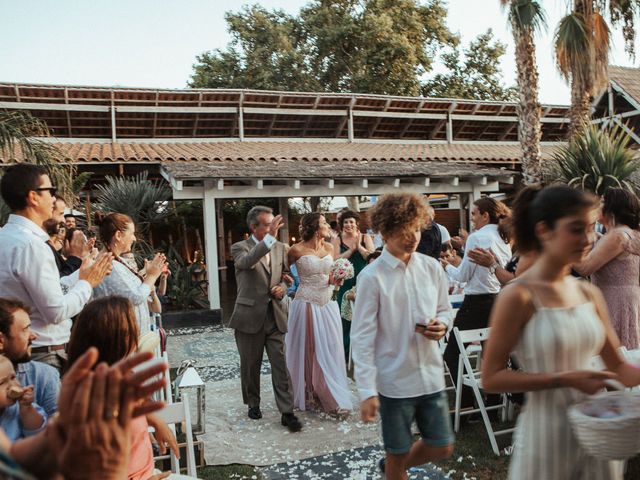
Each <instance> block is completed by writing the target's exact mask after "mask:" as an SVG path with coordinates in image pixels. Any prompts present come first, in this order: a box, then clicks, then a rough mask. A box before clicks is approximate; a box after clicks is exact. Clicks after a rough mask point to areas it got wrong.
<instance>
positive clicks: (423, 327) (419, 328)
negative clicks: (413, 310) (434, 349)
mask: <svg viewBox="0 0 640 480" xmlns="http://www.w3.org/2000/svg"><path fill="white" fill-rule="evenodd" d="M426 331H427V326H426V325H425V324H424V323H416V333H422V334H424V333H425V332H426Z"/></svg>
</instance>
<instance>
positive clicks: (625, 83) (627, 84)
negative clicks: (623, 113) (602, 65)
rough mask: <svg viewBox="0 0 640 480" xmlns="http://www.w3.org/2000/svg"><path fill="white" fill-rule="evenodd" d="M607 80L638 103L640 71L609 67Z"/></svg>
mask: <svg viewBox="0 0 640 480" xmlns="http://www.w3.org/2000/svg"><path fill="white" fill-rule="evenodd" d="M609 79H610V80H613V81H614V82H616V83H617V84H618V85H620V87H621V88H622V89H623V90H624V91H625V92H627V93H628V94H629V95H630V96H631V97H633V99H634V100H636V102H638V103H640V69H639V68H628V67H614V66H609Z"/></svg>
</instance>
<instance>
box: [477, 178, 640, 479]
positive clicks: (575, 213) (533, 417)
mask: <svg viewBox="0 0 640 480" xmlns="http://www.w3.org/2000/svg"><path fill="white" fill-rule="evenodd" d="M537 188H539V187H527V188H526V189H524V190H523V192H521V195H529V193H530V191H531V190H535V189H537ZM527 191H529V192H527ZM529 197H530V199H531V202H530V204H529V208H527V209H525V212H526V213H525V214H523V215H521V216H519V217H514V230H515V237H516V243H517V244H518V245H519V246H522V248H524V249H525V250H527V251H531V250H535V251H537V252H539V255H538V258H537V259H536V261H535V263H534V264H533V265H532V266H531V267H530V268H529V269H528V270H527V271H526V272H524V273H523V274H522V275H521V276H519V277H518V278H517V279H516V281H515V282H512V283H510V284H509V285H507V286H506V287H505V288H504V289H503V290H502V292H501V293H500V295H499V296H498V299H497V300H496V303H495V307H494V309H493V312H492V314H491V335H490V336H489V340H488V342H487V346H486V349H485V352H484V357H483V361H482V384H483V387H484V389H485V390H487V391H493V392H526V395H527V401H526V408H525V409H524V410H523V411H522V413H521V414H520V416H519V418H518V423H517V427H516V432H515V435H514V450H513V456H512V458H511V465H510V469H509V478H510V479H511V480H540V479H545V480H565V479H573V480H586V479H594V480H596V479H599V480H611V479H619V480H621V479H622V471H621V469H620V468H619V467H620V465H619V463H616V462H609V461H606V460H602V459H598V458H596V457H593V456H591V455H589V454H588V453H587V452H586V451H585V450H584V449H583V448H582V447H581V446H580V444H579V443H578V440H577V439H576V437H575V436H574V434H573V431H572V429H571V426H570V425H569V421H568V418H567V409H568V407H569V406H570V405H572V404H574V403H576V402H579V401H581V400H583V399H584V398H585V397H586V396H587V395H591V394H594V393H596V392H598V391H601V390H602V389H603V388H604V387H605V380H606V379H608V378H616V379H617V380H619V381H620V382H622V383H623V384H624V385H626V386H633V385H637V384H638V383H640V369H637V368H634V367H632V366H631V365H629V364H628V363H625V361H624V360H623V359H622V357H621V356H620V354H619V352H618V347H619V346H620V342H619V340H618V338H617V337H616V334H615V331H614V330H613V328H612V326H611V323H610V322H609V314H608V312H607V306H606V303H605V301H604V299H603V297H602V293H601V292H600V290H598V288H597V287H595V286H593V285H590V284H589V283H587V282H584V281H581V280H578V279H575V278H573V277H571V276H570V275H569V271H570V266H571V264H574V263H580V261H581V260H583V259H584V258H585V256H586V254H587V252H589V250H590V247H591V245H592V243H593V240H594V236H595V229H594V226H595V222H596V216H597V211H596V208H595V201H594V200H595V199H594V198H593V197H590V196H587V195H586V194H584V193H583V192H581V191H578V190H574V189H571V188H569V187H567V186H564V185H561V186H553V187H548V188H545V189H543V190H541V191H540V192H539V193H537V195H535V196H531V195H529ZM511 352H514V354H515V355H516V357H517V358H518V360H519V362H520V363H521V365H522V368H523V370H522V371H514V370H508V369H507V368H506V364H507V359H508V357H509V355H510V354H511ZM596 355H600V357H601V358H602V360H603V361H604V363H605V365H606V368H607V370H608V371H607V372H604V371H594V370H591V368H592V367H591V362H592V359H593V358H594V357H595V356H596Z"/></svg>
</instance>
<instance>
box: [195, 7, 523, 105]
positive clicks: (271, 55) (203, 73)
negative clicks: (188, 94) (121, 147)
mask: <svg viewBox="0 0 640 480" xmlns="http://www.w3.org/2000/svg"><path fill="white" fill-rule="evenodd" d="M446 16H447V7H446V3H445V2H443V1H441V0H429V1H425V2H419V1H417V0H312V1H310V2H309V3H308V4H307V5H306V6H305V7H303V8H302V9H301V10H300V12H299V14H298V15H289V14H287V13H285V12H283V11H282V10H273V11H269V10H267V9H265V8H264V7H261V6H260V5H254V6H251V7H244V8H243V9H242V10H240V11H239V12H229V13H227V14H226V20H227V24H228V29H229V32H230V33H231V35H232V41H231V43H230V44H229V45H228V46H227V47H226V48H225V49H217V50H212V51H209V52H204V53H202V54H201V55H199V56H197V57H196V63H195V64H194V66H193V68H194V71H193V75H192V76H191V80H190V82H189V85H190V86H191V87H195V88H247V89H261V90H279V91H282V90H288V91H314V92H353V93H375V94H386V95H410V96H417V95H420V94H421V93H423V92H424V91H425V86H424V80H423V79H424V75H425V74H428V73H429V72H431V71H432V70H433V66H434V63H435V62H436V59H437V56H438V55H439V52H441V51H443V50H444V51H447V50H448V49H452V51H451V52H450V53H449V54H448V56H449V57H448V58H449V60H448V62H449V63H453V64H456V63H457V64H459V65H460V70H461V72H460V74H459V76H458V77H455V78H452V82H453V83H454V85H453V88H450V89H449V88H447V84H446V81H447V79H448V77H447V76H444V77H438V79H437V80H436V82H437V83H438V85H437V86H430V87H429V88H428V89H427V91H428V93H429V94H430V95H437V96H444V97H452V96H463V97H466V98H485V96H486V95H487V94H486V92H487V91H491V90H490V89H491V88H493V87H495V86H497V87H498V88H497V89H494V90H493V91H494V92H495V94H496V96H494V97H490V98H493V99H504V98H510V97H509V95H511V93H510V90H509V89H505V88H504V87H503V86H502V85H501V83H500V78H501V75H500V72H498V71H497V69H496V68H495V67H496V65H497V64H498V63H499V59H500V56H502V54H503V53H504V46H502V45H501V44H499V43H491V40H492V37H491V36H489V38H488V39H487V34H485V35H484V36H480V37H478V39H477V40H476V41H475V42H473V44H472V45H471V46H470V47H469V48H468V49H467V50H465V53H466V54H467V58H466V60H465V61H464V62H463V61H462V60H460V52H459V49H458V45H459V42H460V40H459V37H458V36H457V35H455V34H454V33H452V32H451V31H450V30H449V29H448V27H447V25H446ZM445 61H447V59H446V58H445ZM458 81H459V82H461V83H462V84H463V85H462V86H460V85H458V84H457V83H456V82H458ZM441 84H444V85H441ZM428 85H430V84H428Z"/></svg>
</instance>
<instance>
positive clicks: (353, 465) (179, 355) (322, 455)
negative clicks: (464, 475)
mask: <svg viewBox="0 0 640 480" xmlns="http://www.w3.org/2000/svg"><path fill="white" fill-rule="evenodd" d="M168 333H169V338H168V342H167V350H168V355H169V361H170V363H171V367H172V368H175V367H178V366H179V365H180V363H181V361H182V360H184V359H191V360H195V361H196V368H197V370H198V372H199V373H200V376H201V377H202V379H203V380H204V381H205V382H206V383H207V405H208V412H209V415H208V420H207V424H208V426H209V427H208V431H207V434H206V435H205V436H204V437H203V440H204V441H205V445H208V444H210V445H211V447H212V448H211V450H208V449H207V448H206V446H205V455H206V457H208V458H209V459H210V461H209V462H208V463H211V464H214V463H216V462H215V461H211V460H212V459H214V458H217V459H218V460H223V459H222V458H219V455H216V451H217V452H220V451H221V450H224V448H221V446H222V445H219V444H218V443H220V441H222V442H223V443H224V440H219V439H217V438H216V439H215V440H214V437H215V436H216V434H217V433H218V434H219V433H220V432H222V431H224V430H229V425H231V427H233V425H234V422H236V423H235V425H236V426H237V428H238V429H240V430H242V428H240V427H242V426H244V427H243V428H244V429H246V428H247V427H248V426H251V425H252V423H249V422H251V421H250V420H248V419H246V418H244V416H243V415H241V414H240V413H238V412H244V406H243V405H242V402H241V399H240V391H239V390H240V385H239V382H240V379H239V377H240V363H239V357H238V353H237V350H236V345H235V340H234V336H233V331H232V330H230V329H227V328H223V327H222V326H220V325H216V326H208V327H195V328H182V329H172V330H170V331H169V332H168ZM261 373H262V374H263V375H269V374H270V367H269V363H268V361H267V360H266V356H265V360H264V361H263V365H262V371H261ZM233 380H237V382H238V388H237V390H238V392H237V399H235V398H231V397H232V396H233V392H234V391H235V390H233V389H231V388H229V387H230V385H231V384H232V383H233ZM262 383H263V390H264V392H263V404H264V406H263V410H266V409H269V408H270V407H269V404H272V403H273V398H272V397H273V394H272V393H271V385H270V382H268V379H267V378H265V377H263V382H262ZM218 392H219V393H218ZM224 392H227V393H224ZM223 393H224V394H223ZM221 394H223V395H222V396H223V397H224V398H221V397H220V395H221ZM227 397H229V398H227ZM236 400H237V401H236ZM230 401H231V403H229V402H230ZM234 402H235V403H234ZM236 403H237V404H238V405H236ZM222 404H224V405H226V404H229V406H224V408H223V411H218V410H220V408H221V407H223V405H222ZM272 409H274V410H275V407H273V408H272ZM232 410H233V412H232ZM236 410H238V411H237V412H236ZM224 412H227V414H228V415H227V414H225V413H224ZM270 413H274V412H270ZM275 414H277V412H275ZM239 415H240V416H242V418H240V417H239ZM305 415H309V414H305ZM311 415H312V416H311V417H308V420H307V423H308V424H309V425H308V426H309V429H308V430H307V431H306V433H312V434H314V435H305V438H304V439H303V438H302V436H301V437H297V438H298V441H299V442H300V444H302V443H304V444H305V445H304V446H305V448H304V451H303V453H301V454H299V455H298V454H296V455H293V453H292V454H291V455H287V454H286V452H287V451H289V450H287V449H288V445H287V444H286V443H287V441H290V440H292V439H294V438H296V437H294V436H293V435H290V434H289V433H288V432H286V431H283V432H282V435H280V431H279V428H281V427H279V426H277V425H276V427H275V428H272V429H271V430H273V432H270V435H272V436H271V437H270V438H272V441H273V446H274V448H273V449H268V450H274V451H276V452H277V453H279V455H275V456H273V457H271V458H274V459H275V460H272V461H273V463H275V464H271V461H269V459H268V458H266V457H265V458H262V457H263V456H260V455H258V456H255V455H254V457H255V461H254V462H252V461H251V458H254V457H251V456H249V457H247V458H246V459H245V458H244V457H246V454H244V452H238V451H236V452H233V450H234V449H236V450H239V449H240V447H238V445H235V443H236V442H234V441H233V440H234V439H233V438H231V440H232V441H230V442H228V443H229V445H228V447H229V449H230V450H231V451H230V452H226V453H230V455H226V454H225V455H223V456H224V457H225V458H226V457H229V462H228V463H235V462H238V458H239V459H240V462H239V463H248V464H253V465H267V466H265V467H261V468H260V472H261V474H262V475H263V476H264V478H266V479H274V480H275V479H278V480H279V479H282V480H284V479H354V480H364V479H377V478H381V477H380V474H379V472H378V467H377V462H378V459H379V458H380V457H381V456H382V449H381V447H380V446H379V437H378V435H377V434H376V432H374V434H373V435H372V434H371V433H368V434H367V432H356V433H358V434H360V433H362V434H363V435H364V436H363V437H362V439H360V440H359V441H358V442H355V441H353V442H351V445H349V442H348V441H347V442H345V439H346V440H351V439H350V438H349V437H350V435H349V433H348V432H345V431H344V430H345V428H347V427H349V428H356V427H357V424H359V423H360V422H357V418H355V415H358V413H357V412H356V413H355V415H354V418H353V419H352V422H353V423H354V426H350V425H347V423H345V425H347V427H345V426H344V425H341V424H339V423H336V425H328V424H327V425H324V424H323V425H324V427H323V428H321V429H320V427H318V425H320V424H322V422H323V421H324V423H326V421H327V419H323V418H317V419H316V418H314V417H313V415H314V414H311ZM358 416H359V415H358ZM226 417H228V418H226ZM236 417H238V418H236ZM265 418H266V417H265ZM245 420H246V421H245ZM264 420H265V419H263V420H262V421H260V422H263V423H265V422H264ZM329 421H330V422H333V423H335V421H334V420H329ZM352 422H349V423H352ZM223 423H224V425H223ZM272 423H273V422H272ZM276 423H277V422H276ZM227 424H229V425H227ZM333 426H337V430H336V431H335V432H334V431H333V430H331V431H330V432H326V431H324V432H321V431H320V430H325V428H327V427H333ZM357 428H363V429H369V430H370V429H371V427H370V426H366V427H365V426H360V427H357ZM373 428H375V427H373ZM313 429H318V431H316V430H313ZM261 431H263V432H264V431H269V426H268V425H266V423H265V424H264V425H263V424H262V423H261V424H260V425H257V424H256V428H255V429H252V431H251V432H250V434H251V435H260V432H261ZM227 433H230V432H227ZM322 433H325V435H322ZM231 435H233V432H231ZM351 435H353V434H351ZM306 437H310V438H306ZM261 440H264V439H261ZM303 440H304V441H303ZM363 442H364V443H363ZM261 443H264V442H261ZM279 443H282V445H280V444H279ZM214 444H215V445H214ZM234 445H235V447H234ZM343 445H344V447H343ZM362 445H366V446H362ZM299 450H301V449H299ZM301 451H302V450H301ZM291 452H294V453H295V452H296V450H291ZM326 452H331V453H326ZM238 454H239V455H240V456H239V457H238ZM243 455H244V456H243ZM236 457H238V458H236ZM258 457H260V458H258ZM296 457H298V458H299V460H293V461H285V460H290V458H296ZM277 462H281V463H277ZM222 463H227V462H225V461H223V462H222ZM409 478H411V479H416V480H417V479H429V480H440V479H444V478H447V477H446V476H445V475H444V474H443V472H441V471H439V470H438V469H437V468H436V467H430V466H425V467H423V468H416V469H413V471H412V472H411V473H410V477H409Z"/></svg>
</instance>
